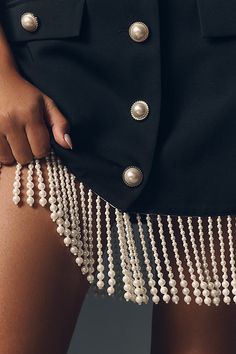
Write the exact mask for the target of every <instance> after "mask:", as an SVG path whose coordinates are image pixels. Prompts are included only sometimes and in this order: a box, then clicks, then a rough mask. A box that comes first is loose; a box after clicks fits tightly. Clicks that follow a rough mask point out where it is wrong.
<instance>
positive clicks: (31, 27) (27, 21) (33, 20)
mask: <svg viewBox="0 0 236 354" xmlns="http://www.w3.org/2000/svg"><path fill="white" fill-rule="evenodd" d="M21 25H22V27H23V28H24V29H25V30H26V31H28V32H35V31H36V30H37V28H38V18H37V17H36V16H35V15H34V14H33V13H32V12H25V13H23V15H21Z"/></svg>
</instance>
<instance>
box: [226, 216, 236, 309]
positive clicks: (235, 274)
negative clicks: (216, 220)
mask: <svg viewBox="0 0 236 354" xmlns="http://www.w3.org/2000/svg"><path fill="white" fill-rule="evenodd" d="M227 230H228V240H229V250H230V266H231V268H230V269H231V276H232V281H231V286H232V288H233V289H232V293H233V295H234V297H233V301H234V302H235V303H236V268H235V252H234V245H233V234H232V218H231V216H230V215H228V216H227Z"/></svg>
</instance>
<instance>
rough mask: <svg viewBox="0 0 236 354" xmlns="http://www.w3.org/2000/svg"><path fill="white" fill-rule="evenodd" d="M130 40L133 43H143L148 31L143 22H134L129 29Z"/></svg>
mask: <svg viewBox="0 0 236 354" xmlns="http://www.w3.org/2000/svg"><path fill="white" fill-rule="evenodd" d="M129 35H130V38H132V39H133V41H135V42H143V41H145V40H146V39H147V38H148V36H149V29H148V27H147V25H145V23H143V22H134V23H132V25H130V27H129Z"/></svg>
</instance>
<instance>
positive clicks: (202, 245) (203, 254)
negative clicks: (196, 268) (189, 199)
mask: <svg viewBox="0 0 236 354" xmlns="http://www.w3.org/2000/svg"><path fill="white" fill-rule="evenodd" d="M197 222H198V233H199V240H200V249H201V257H202V262H203V269H204V273H205V276H206V280H207V287H208V289H209V290H210V292H211V296H212V295H214V293H212V290H213V289H214V283H213V282H212V280H211V276H210V271H209V266H208V262H207V258H206V250H205V243H204V232H203V225H202V218H201V217H200V216H199V217H198V218H197ZM213 298H214V296H213Z"/></svg>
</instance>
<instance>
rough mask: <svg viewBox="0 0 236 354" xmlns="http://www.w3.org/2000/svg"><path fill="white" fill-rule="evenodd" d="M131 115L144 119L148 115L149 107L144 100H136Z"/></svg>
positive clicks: (137, 118)
mask: <svg viewBox="0 0 236 354" xmlns="http://www.w3.org/2000/svg"><path fill="white" fill-rule="evenodd" d="M130 112H131V115H132V117H133V118H134V119H136V120H143V119H145V118H146V117H147V116H148V113H149V107H148V105H147V103H146V102H144V101H136V102H134V103H133V104H132V106H131V109H130Z"/></svg>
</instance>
